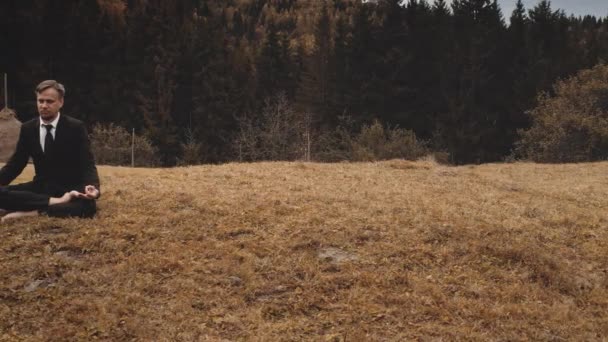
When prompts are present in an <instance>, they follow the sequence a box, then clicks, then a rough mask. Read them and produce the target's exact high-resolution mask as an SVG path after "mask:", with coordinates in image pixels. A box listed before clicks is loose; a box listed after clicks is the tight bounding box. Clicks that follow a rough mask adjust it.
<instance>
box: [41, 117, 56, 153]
mask: <svg viewBox="0 0 608 342" xmlns="http://www.w3.org/2000/svg"><path fill="white" fill-rule="evenodd" d="M42 126H44V128H46V137H44V154H46V155H47V156H48V155H49V154H50V153H51V150H52V149H53V141H54V140H53V134H51V129H53V125H42Z"/></svg>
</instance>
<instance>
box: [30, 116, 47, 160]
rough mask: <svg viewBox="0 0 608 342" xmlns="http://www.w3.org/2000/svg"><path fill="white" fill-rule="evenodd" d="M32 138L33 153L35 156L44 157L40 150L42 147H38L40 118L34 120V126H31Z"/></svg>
mask: <svg viewBox="0 0 608 342" xmlns="http://www.w3.org/2000/svg"><path fill="white" fill-rule="evenodd" d="M31 134H32V138H33V144H34V152H35V153H36V154H37V155H44V151H43V150H42V146H41V145H40V118H38V120H36V124H35V125H32V133H31Z"/></svg>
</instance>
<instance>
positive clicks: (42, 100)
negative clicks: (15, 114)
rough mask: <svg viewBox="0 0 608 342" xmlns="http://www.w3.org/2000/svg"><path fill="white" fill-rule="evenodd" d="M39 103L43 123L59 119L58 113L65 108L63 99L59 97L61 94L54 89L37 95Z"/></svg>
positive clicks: (48, 89)
mask: <svg viewBox="0 0 608 342" xmlns="http://www.w3.org/2000/svg"><path fill="white" fill-rule="evenodd" d="M36 100H37V103H38V114H40V118H42V120H43V121H47V122H49V121H53V120H54V119H55V118H56V117H57V113H59V110H60V109H61V107H63V98H62V97H60V96H59V92H58V91H57V90H55V89H53V88H47V89H45V90H43V91H41V92H40V93H38V94H36Z"/></svg>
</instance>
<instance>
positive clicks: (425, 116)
mask: <svg viewBox="0 0 608 342" xmlns="http://www.w3.org/2000/svg"><path fill="white" fill-rule="evenodd" d="M513 1H515V0H513ZM0 26H1V28H0V32H2V34H0V47H1V48H2V52H1V53H0V72H6V73H7V74H8V79H9V87H8V88H9V101H8V105H9V107H11V108H13V109H14V110H15V111H16V113H17V115H18V118H19V120H21V121H25V120H29V119H31V118H32V117H34V116H36V109H35V101H34V100H35V97H34V94H33V89H34V87H35V86H36V84H37V83H38V82H40V81H42V80H44V79H56V80H58V81H60V82H62V83H63V84H65V86H66V88H67V94H66V105H65V107H64V110H63V111H62V112H65V113H67V114H69V115H72V116H74V117H77V118H79V119H82V120H84V121H86V122H87V124H89V125H90V128H91V129H92V128H93V127H94V125H95V124H109V123H114V124H116V125H119V126H122V127H124V128H125V129H127V130H128V131H129V132H130V131H131V129H133V128H134V129H135V131H136V132H137V133H138V134H140V135H143V136H146V137H147V138H148V139H149V141H150V142H151V143H152V144H153V145H154V146H155V147H156V149H157V151H158V159H159V163H160V164H161V165H165V166H171V165H175V164H176V163H178V160H179V159H180V158H182V156H183V154H184V146H198V147H197V149H196V151H195V154H197V156H196V158H195V159H196V160H197V161H200V162H205V163H216V162H226V161H232V160H248V158H247V157H243V156H244V155H245V154H244V153H242V148H243V146H241V145H239V144H238V141H245V140H239V136H241V137H243V134H245V133H247V132H249V131H246V129H245V128H247V127H250V128H251V127H253V126H252V125H253V123H254V122H255V119H256V117H260V116H261V115H266V117H269V116H268V115H269V113H270V114H272V110H273V108H275V107H277V106H275V107H273V106H272V104H273V103H278V102H277V101H278V100H277V98H279V99H280V101H279V102H280V103H281V106H282V107H281V108H283V107H284V106H289V108H291V109H290V111H289V113H290V115H291V116H290V117H289V118H287V120H289V121H290V122H292V123H293V124H294V125H298V129H300V128H301V130H299V131H301V132H302V136H305V137H306V138H305V139H303V138H302V137H301V136H298V137H294V139H299V140H301V141H303V143H306V144H307V146H308V147H307V151H308V152H307V153H309V156H310V158H312V160H320V161H323V160H324V159H323V158H322V157H321V156H322V155H324V154H323V153H321V152H320V151H325V150H327V149H328V146H324V144H325V145H326V144H330V141H334V140H331V139H327V137H328V136H331V135H332V134H334V133H336V132H342V133H344V134H346V135H349V134H355V133H357V132H359V131H360V129H361V127H365V125H372V124H373V123H374V122H379V123H381V124H382V125H383V126H384V127H393V128H395V127H398V128H401V129H405V130H409V131H412V132H413V133H415V136H416V138H417V139H418V140H419V141H421V142H423V143H424V144H425V146H427V147H428V149H430V150H433V151H441V152H445V153H446V155H448V156H449V157H448V158H449V160H450V161H451V162H453V163H456V164H464V163H483V162H495V161H501V160H504V159H505V158H506V157H508V156H509V155H510V154H511V152H512V151H513V149H514V146H515V143H516V141H517V139H518V130H519V131H521V130H525V129H528V128H529V127H530V125H531V123H532V122H531V119H530V117H529V115H528V112H529V111H530V110H531V109H532V108H534V107H535V106H536V105H537V99H538V95H539V94H540V93H541V92H549V93H551V92H552V91H553V88H552V85H553V84H554V83H555V82H556V81H558V80H560V79H564V78H567V77H570V76H572V75H574V74H576V73H577V72H578V71H580V70H582V69H588V68H592V67H593V66H595V65H597V64H599V63H602V62H606V61H608V19H607V18H597V17H593V16H585V17H574V16H569V15H567V14H566V13H564V12H563V11H561V10H557V9H554V8H552V7H551V3H550V2H549V1H541V2H539V3H538V5H537V6H535V7H534V8H524V7H523V5H522V3H521V1H518V4H517V8H516V9H515V10H514V11H513V13H502V11H501V8H500V7H499V6H498V5H497V2H496V1H492V0H454V1H452V2H451V4H449V5H448V3H447V2H446V1H444V0H435V1H432V2H431V1H428V2H427V1H425V0H406V1H400V0H378V1H370V2H362V1H361V0H326V1H322V0H70V1H52V0H3V1H2V2H0ZM3 102H4V99H0V104H1V105H0V108H1V107H3V106H4V103H3ZM269 111H270V112H269ZM270 117H272V116H270ZM265 122H268V124H271V123H270V122H272V120H270V121H265ZM247 125H250V126H247ZM267 131H268V132H271V131H272V130H267ZM265 132H266V131H265ZM296 132H298V130H296ZM295 135H298V134H295ZM334 136H335V134H334ZM247 141H253V142H252V144H254V145H255V144H256V142H255V139H254V140H251V139H250V140H247ZM188 144H189V145H188ZM193 144H194V145H193ZM338 145H339V144H338ZM335 148H336V149H339V148H340V147H339V146H336V147H335ZM239 151H240V152H239ZM191 152H192V151H190V152H189V153H191ZM302 155H303V156H304V155H305V153H304V152H303V153H302ZM249 159H251V158H249Z"/></svg>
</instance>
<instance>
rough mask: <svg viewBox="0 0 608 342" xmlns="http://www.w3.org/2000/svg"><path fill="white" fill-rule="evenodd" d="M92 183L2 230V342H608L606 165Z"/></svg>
mask: <svg viewBox="0 0 608 342" xmlns="http://www.w3.org/2000/svg"><path fill="white" fill-rule="evenodd" d="M99 171H100V175H101V178H102V183H103V184H102V191H103V195H102V197H101V199H100V200H99V202H98V204H99V208H100V209H99V214H98V216H97V217H96V218H95V219H92V220H87V219H54V218H48V217H37V218H26V219H23V220H21V221H16V222H12V223H10V224H4V225H2V226H0V248H1V250H0V340H6V341H21V340H27V341H30V340H33V341H38V340H40V341H70V340H78V341H81V340H82V341H89V340H108V341H206V340H210V341H233V340H237V341H239V340H253V341H299V340H313V341H403V340H419V341H427V340H432V341H452V340H467V341H469V340H470V341H524V340H542V341H563V340H569V341H572V340H577V341H606V340H607V339H608V162H603V163H590V164H570V165H539V164H531V163H530V164H529V163H514V164H490V165H481V166H461V167H449V166H443V165H439V164H436V163H434V162H433V161H430V160H426V161H418V162H408V161H400V160H393V161H387V162H379V163H340V164H315V163H286V162H285V163H283V162H276V163H270V162H269V163H255V164H225V165H219V166H198V167H186V168H173V169H131V168H121V167H106V166H102V167H99ZM31 175H32V170H31V168H30V167H28V169H27V172H26V173H25V174H24V175H23V176H22V177H20V178H19V179H18V181H17V182H19V181H26V180H29V179H31Z"/></svg>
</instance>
